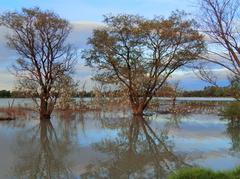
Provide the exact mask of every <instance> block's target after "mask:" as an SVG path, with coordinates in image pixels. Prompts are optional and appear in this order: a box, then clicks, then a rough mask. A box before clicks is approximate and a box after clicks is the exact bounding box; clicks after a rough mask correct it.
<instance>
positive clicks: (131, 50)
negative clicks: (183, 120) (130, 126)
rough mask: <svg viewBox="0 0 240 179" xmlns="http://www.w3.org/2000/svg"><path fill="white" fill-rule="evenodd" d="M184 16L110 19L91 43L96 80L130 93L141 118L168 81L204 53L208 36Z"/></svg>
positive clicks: (89, 55)
mask: <svg viewBox="0 0 240 179" xmlns="http://www.w3.org/2000/svg"><path fill="white" fill-rule="evenodd" d="M184 16H185V14H184V13H180V12H177V13H173V14H172V15H171V16H170V17H169V18H168V19H164V18H160V17H158V18H154V19H152V20H148V19H144V18H142V17H139V16H135V15H118V16H106V17H105V20H104V22H105V24H106V26H105V28H103V29H98V30H95V31H94V33H93V36H92V37H91V38H90V39H89V42H88V43H89V45H90V46H91V48H90V49H89V50H86V51H85V52H84V55H83V58H85V59H86V61H87V63H88V65H89V66H92V67H95V68H96V69H98V73H97V74H96V76H95V79H96V80H99V81H104V82H107V83H111V84H115V85H118V87H120V88H121V87H123V88H127V89H128V96H129V100H130V103H131V106H132V111H133V114H134V115H142V113H143V110H144V109H145V108H146V107H147V105H148V103H149V102H150V100H151V99H152V97H153V95H154V93H155V92H156V91H157V90H158V89H159V88H160V87H161V86H162V85H163V84H164V83H165V82H166V80H167V79H168V77H169V76H170V75H171V74H172V73H173V72H174V71H175V70H176V69H178V68H180V67H181V66H183V65H185V64H186V63H188V62H191V61H192V60H195V59H197V57H198V55H199V54H200V53H201V52H202V51H203V49H204V43H203V40H202V39H203V37H202V36H201V35H200V34H199V33H198V32H197V31H196V30H195V29H194V25H195V23H194V21H192V20H186V19H184Z"/></svg>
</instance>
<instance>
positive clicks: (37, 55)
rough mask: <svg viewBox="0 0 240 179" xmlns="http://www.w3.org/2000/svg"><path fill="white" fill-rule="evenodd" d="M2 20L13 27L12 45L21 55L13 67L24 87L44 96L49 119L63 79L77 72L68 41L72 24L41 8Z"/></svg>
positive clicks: (43, 115)
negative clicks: (74, 69) (74, 68)
mask: <svg viewBox="0 0 240 179" xmlns="http://www.w3.org/2000/svg"><path fill="white" fill-rule="evenodd" d="M1 23H2V24H3V25H4V26H6V27H7V28H9V29H10V30H11V33H10V34H9V35H8V36H7V40H8V45H9V47H10V48H12V49H14V50H15V51H16V52H17V54H18V55H19V59H18V60H17V61H16V64H15V65H14V66H13V69H14V72H15V74H16V76H17V78H18V81H19V84H20V87H21V88H23V89H24V90H26V91H27V92H28V94H31V95H32V96H36V95H37V97H38V98H40V104H38V106H39V112H40V119H41V120H42V119H49V118H50V115H51V113H52V111H53V109H54V105H55V104H56V101H57V98H58V97H59V96H60V95H61V93H60V92H61V83H62V79H63V78H65V77H66V76H69V77H70V75H71V73H72V71H73V64H74V59H75V52H74V50H73V48H72V47H71V46H70V45H68V44H66V39H67V37H68V34H69V33H70V30H71V26H70V24H69V22H68V21H66V20H64V19H62V18H60V17H59V16H58V15H56V14H55V13H53V12H51V11H41V10H40V9H39V8H34V9H24V8H23V9H22V12H8V13H5V14H4V15H2V16H1ZM37 102H38V101H37Z"/></svg>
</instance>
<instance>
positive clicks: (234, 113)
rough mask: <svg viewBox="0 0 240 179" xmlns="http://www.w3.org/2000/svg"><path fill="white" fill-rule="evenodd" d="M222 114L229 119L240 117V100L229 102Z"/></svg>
mask: <svg viewBox="0 0 240 179" xmlns="http://www.w3.org/2000/svg"><path fill="white" fill-rule="evenodd" d="M221 115H222V116H223V117H225V118H229V119H240V102H238V101H237V102H232V103H230V104H228V105H227V106H226V107H225V109H224V110H223V111H222V114H221Z"/></svg>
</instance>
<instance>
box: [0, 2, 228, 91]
mask: <svg viewBox="0 0 240 179" xmlns="http://www.w3.org/2000/svg"><path fill="white" fill-rule="evenodd" d="M196 2H197V0H0V3H1V6H0V13H3V12H6V11H14V10H20V9H21V8H22V7H26V8H29V7H36V6H37V7H40V8H41V9H49V10H53V11H54V12H56V13H58V14H59V15H60V16H61V17H63V18H66V19H67V20H69V21H70V22H71V23H72V24H73V33H72V34H71V36H70V38H69V41H70V43H73V44H74V45H76V46H77V47H78V48H79V49H83V48H85V47H86V39H87V38H88V37H89V36H90V35H91V32H92V30H93V29H94V28H97V27H98V26H99V25H100V23H101V21H102V18H103V15H104V14H109V13H112V14H119V13H128V14H139V15H141V16H144V17H147V18H152V17H154V16H168V15H169V14H170V13H171V12H172V11H174V10H176V9H179V10H185V11H186V12H189V13H192V14H194V13H195V12H196V5H197V4H196ZM5 34H6V29H3V28H0V90H1V89H9V90H11V89H13V88H14V86H15V85H14V84H15V77H14V76H13V75H11V73H10V72H9V70H8V68H9V67H10V66H11V64H13V63H14V60H15V59H16V58H17V56H16V54H14V52H13V51H11V50H10V49H8V48H7V47H6V43H5V39H4V36H5ZM83 64H84V62H83V61H82V60H81V59H80V60H79V64H78V66H77V69H78V73H77V75H76V78H77V79H78V80H80V81H89V79H90V77H91V69H89V68H88V67H85V66H84V65H83ZM173 79H179V80H180V83H181V84H182V88H184V89H188V90H192V89H201V88H203V87H204V86H206V85H207V84H206V83H204V82H202V81H201V80H199V79H198V78H197V77H196V76H195V75H194V74H193V73H192V72H191V71H187V72H186V71H184V72H183V71H180V72H178V73H176V74H175V75H173ZM221 79H222V80H221V83H222V84H226V82H225V77H224V76H222V77H221ZM92 85H93V84H92V83H91V82H88V84H87V86H88V87H89V88H91V87H92Z"/></svg>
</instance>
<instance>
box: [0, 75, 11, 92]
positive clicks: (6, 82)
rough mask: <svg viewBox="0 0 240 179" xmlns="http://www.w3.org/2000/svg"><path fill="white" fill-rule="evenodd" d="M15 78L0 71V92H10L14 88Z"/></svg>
mask: <svg viewBox="0 0 240 179" xmlns="http://www.w3.org/2000/svg"><path fill="white" fill-rule="evenodd" d="M14 81H15V77H14V76H13V75H12V74H11V73H10V72H8V71H6V70H0V90H1V89H7V90H12V89H13V88H14Z"/></svg>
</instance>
